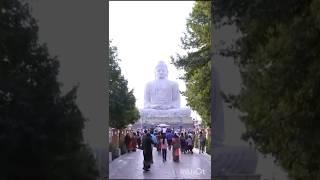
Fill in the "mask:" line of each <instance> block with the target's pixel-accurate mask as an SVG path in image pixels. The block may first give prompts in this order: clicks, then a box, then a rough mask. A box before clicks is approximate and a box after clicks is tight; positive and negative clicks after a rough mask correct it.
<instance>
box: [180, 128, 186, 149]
mask: <svg viewBox="0 0 320 180" xmlns="http://www.w3.org/2000/svg"><path fill="white" fill-rule="evenodd" d="M180 142H181V152H183V153H184V154H185V153H186V151H187V146H186V139H185V138H184V135H183V133H181V136H180Z"/></svg>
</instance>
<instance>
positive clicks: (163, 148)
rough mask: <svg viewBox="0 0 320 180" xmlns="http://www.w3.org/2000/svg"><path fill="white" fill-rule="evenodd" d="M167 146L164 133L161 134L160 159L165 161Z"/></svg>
mask: <svg viewBox="0 0 320 180" xmlns="http://www.w3.org/2000/svg"><path fill="white" fill-rule="evenodd" d="M167 148H168V141H167V139H166V135H165V134H162V140H161V150H162V160H163V162H165V161H167Z"/></svg>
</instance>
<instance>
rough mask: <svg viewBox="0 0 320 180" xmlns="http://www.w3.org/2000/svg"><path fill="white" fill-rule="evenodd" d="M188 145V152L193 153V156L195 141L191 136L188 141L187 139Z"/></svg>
mask: <svg viewBox="0 0 320 180" xmlns="http://www.w3.org/2000/svg"><path fill="white" fill-rule="evenodd" d="M187 145H188V150H189V151H190V152H191V154H193V151H192V149H193V141H192V137H191V136H190V135H189V137H188V139H187Z"/></svg>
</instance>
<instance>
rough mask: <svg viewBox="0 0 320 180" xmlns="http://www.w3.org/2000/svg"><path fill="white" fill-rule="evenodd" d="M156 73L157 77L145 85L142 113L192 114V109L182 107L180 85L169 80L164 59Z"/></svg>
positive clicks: (159, 115) (158, 114)
mask: <svg viewBox="0 0 320 180" xmlns="http://www.w3.org/2000/svg"><path fill="white" fill-rule="evenodd" d="M155 75H156V79H155V80H153V81H151V82H149V83H147V85H146V87H145V92H144V108H143V109H142V110H141V114H142V115H143V116H144V117H178V116H190V114H191V111H190V109H188V108H181V107H180V91H179V85H178V83H177V82H174V81H170V80H168V68H167V65H166V64H165V63H164V62H163V61H160V62H159V63H158V65H157V66H156V68H155Z"/></svg>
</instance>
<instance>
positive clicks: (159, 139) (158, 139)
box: [157, 131, 162, 155]
mask: <svg viewBox="0 0 320 180" xmlns="http://www.w3.org/2000/svg"><path fill="white" fill-rule="evenodd" d="M161 139H162V135H161V132H160V131H159V132H158V134H157V151H158V153H159V155H161Z"/></svg>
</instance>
